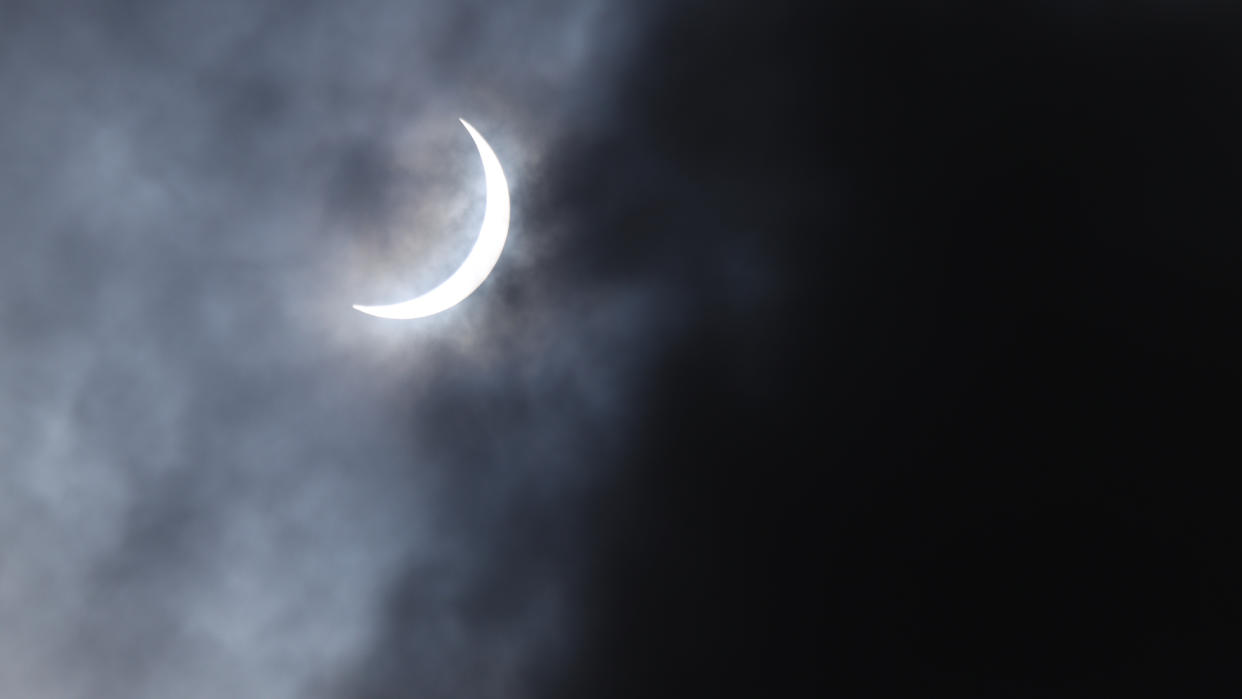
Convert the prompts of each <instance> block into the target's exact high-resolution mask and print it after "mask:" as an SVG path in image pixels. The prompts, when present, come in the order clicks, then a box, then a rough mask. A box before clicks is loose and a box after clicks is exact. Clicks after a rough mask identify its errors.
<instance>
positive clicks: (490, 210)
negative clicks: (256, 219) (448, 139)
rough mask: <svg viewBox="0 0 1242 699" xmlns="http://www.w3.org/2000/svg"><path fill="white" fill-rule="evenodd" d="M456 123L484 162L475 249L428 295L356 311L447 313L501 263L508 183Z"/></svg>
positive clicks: (479, 140) (479, 142) (474, 134)
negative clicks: (483, 205)
mask: <svg viewBox="0 0 1242 699" xmlns="http://www.w3.org/2000/svg"><path fill="white" fill-rule="evenodd" d="M458 121H460V122H461V125H462V126H464V127H466V131H469V132H470V137H471V138H473V139H474V145H475V147H476V148H478V149H479V157H480V158H481V159H482V160H483V177H484V180H485V181H486V183H487V208H486V209H485V210H484V212H483V224H482V225H481V226H479V237H478V238H477V239H476V240H475V241H474V247H472V248H471V249H470V254H469V255H466V259H465V260H464V261H463V262H462V263H461V266H460V267H458V268H457V271H456V272H453V274H452V275H451V276H449V278H448V279H445V280H444V281H443V282H441V283H440V285H439V286H437V287H436V288H434V289H432V290H431V291H428V292H427V293H425V294H423V295H421V296H416V297H415V298H412V299H410V300H409V301H402V302H400V303H392V304H388V305H386V306H360V305H357V304H355V305H354V308H355V309H356V310H359V311H362V312H363V313H367V314H369V315H373V316H375V317H377V318H394V319H398V320H405V319H409V318H423V317H426V316H429V315H433V314H436V313H439V312H440V311H445V310H448V309H450V308H452V307H453V306H456V305H457V304H458V303H461V302H462V301H463V300H464V299H465V298H466V297H467V296H469V295H470V294H472V293H474V290H475V289H477V288H479V285H480V284H482V283H483V280H485V279H487V275H489V274H491V272H492V268H493V267H495V266H496V261H497V260H499V259H500V251H501V250H502V249H504V247H505V239H506V238H508V237H509V183H508V182H507V181H506V180H505V173H504V170H502V169H501V167H500V161H499V160H497V159H496V154H495V153H494V152H492V148H491V146H489V145H487V141H485V140H483V137H482V136H480V135H479V132H478V131H475V130H474V127H473V126H471V125H470V124H469V123H467V122H466V120H465V119H458Z"/></svg>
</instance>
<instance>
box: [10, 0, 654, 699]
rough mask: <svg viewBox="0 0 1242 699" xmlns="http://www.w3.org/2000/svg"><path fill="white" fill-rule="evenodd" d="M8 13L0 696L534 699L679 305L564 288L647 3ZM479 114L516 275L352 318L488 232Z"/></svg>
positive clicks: (41, 8)
mask: <svg viewBox="0 0 1242 699" xmlns="http://www.w3.org/2000/svg"><path fill="white" fill-rule="evenodd" d="M6 8H7V9H6V10H4V17H3V22H2V25H3V26H4V27H5V29H4V33H5V36H4V41H3V48H0V91H2V92H3V93H4V94H9V95H21V99H13V100H5V101H4V105H3V106H2V107H0V115H2V119H3V121H4V123H5V124H6V127H5V129H4V130H3V133H0V154H2V158H0V211H2V212H3V213H0V298H2V299H3V301H0V336H2V337H3V341H4V352H3V353H2V354H0V391H2V395H4V396H5V400H4V402H3V403H0V434H2V435H3V443H2V444H0V461H2V462H3V467H4V468H3V471H2V472H0V493H3V495H0V545H3V547H4V550H5V551H6V556H5V557H4V561H3V563H2V564H0V615H2V619H3V622H4V623H3V624H0V658H3V660H0V694H3V695H5V696H38V697H48V698H51V699H58V698H61V697H87V696H89V697H95V698H107V697H126V698H141V697H168V696H178V697H185V698H187V699H194V698H196V697H204V698H206V697H213V698H214V697H220V696H235V697H262V698H264V699H279V698H280V697H302V696H307V695H308V694H313V693H315V692H319V693H322V694H323V695H324V696H355V695H356V694H357V693H358V692H365V693H367V694H366V695H367V696H409V695H411V694H413V695H417V696H423V697H429V696H462V695H469V696H473V697H480V698H482V697H489V696H506V697H513V696H522V695H523V691H522V688H523V687H525V688H526V689H528V690H529V692H528V693H530V694H532V695H533V694H534V687H535V680H534V679H533V678H532V676H531V673H532V672H534V668H535V667H536V666H537V665H539V662H543V661H544V660H545V659H546V658H547V657H549V654H555V653H558V652H561V651H563V650H564V645H565V643H566V641H565V639H566V638H567V637H569V636H570V635H572V633H573V631H572V628H573V624H572V623H570V622H571V620H570V619H569V616H570V615H571V611H570V605H571V600H570V598H569V595H570V594H571V591H570V590H569V582H568V580H569V577H570V570H569V569H570V568H572V566H573V564H574V560H575V558H574V556H573V555H572V554H573V551H575V550H577V547H581V546H583V545H585V544H584V542H582V541H581V540H580V539H579V538H576V537H575V535H573V534H572V533H567V527H569V526H570V525H571V524H572V522H573V521H574V517H575V516H576V513H578V512H579V511H580V507H581V504H580V501H579V500H578V498H580V497H581V496H582V494H583V493H584V492H588V491H589V489H590V487H591V484H592V483H595V482H597V481H598V479H600V478H601V477H603V474H605V473H606V471H607V469H608V467H609V464H608V463H607V459H604V460H602V461H601V462H598V463H596V462H593V461H592V460H591V459H589V458H584V456H594V455H608V454H610V453H612V452H610V451H609V450H610V449H614V448H615V445H616V443H617V442H618V440H621V439H623V434H624V429H625V425H626V419H627V413H626V410H627V407H626V406H627V405H628V400H629V396H630V395H631V393H632V392H633V391H636V390H640V387H641V382H640V381H637V377H638V376H640V375H641V371H642V367H643V366H644V362H645V358H646V357H648V356H650V354H651V352H653V351H655V349H656V348H657V347H658V346H659V343H660V342H661V340H659V339H653V338H659V337H661V336H660V335H659V332H660V331H662V330H664V329H666V326H665V324H666V323H667V322H668V320H669V319H670V317H671V314H670V312H669V311H668V309H664V310H661V305H660V304H661V303H662V302H661V301H659V300H658V299H659V291H660V288H659V287H658V285H652V284H647V283H645V282H644V281H643V280H636V281H637V282H638V283H635V284H633V285H628V286H625V287H617V286H594V287H592V286H589V285H588V286H582V287H579V288H575V289H574V290H573V295H572V296H568V295H567V292H568V290H569V285H568V284H567V279H570V278H569V277H566V276H565V273H564V272H563V271H562V270H561V268H560V267H558V265H560V264H561V263H562V262H563V261H564V258H563V257H559V256H558V255H560V254H561V253H560V252H558V251H560V250H562V249H563V248H562V243H563V242H564V240H566V236H569V235H572V233H569V232H567V230H568V229H571V228H572V227H574V226H576V225H579V224H580V223H581V221H580V220H579V219H575V218H574V217H573V216H564V215H561V214H558V213H557V211H556V209H557V207H555V206H552V205H550V204H549V202H552V201H563V200H562V199H561V197H562V196H563V194H562V193H560V192H547V191H542V192H541V190H540V188H541V187H543V186H544V185H542V184H541V181H542V180H543V179H544V178H545V177H546V176H547V175H548V174H549V172H550V171H551V170H552V169H554V168H556V167H558V165H557V163H558V162H561V161H558V160H556V158H557V157H558V156H557V155H556V153H555V149H556V148H557V147H558V146H561V145H564V143H565V142H566V139H565V137H564V136H563V133H565V132H566V131H569V132H573V131H574V130H575V129H577V130H578V131H579V132H581V130H583V129H586V128H591V127H585V126H583V125H582V123H580V122H588V121H589V120H592V119H598V118H599V117H600V115H601V110H600V105H601V104H603V103H606V101H607V100H608V98H609V92H610V90H611V89H612V88H611V82H610V80H611V78H612V77H613V76H615V74H616V72H617V71H618V70H621V66H622V65H623V63H624V58H625V55H626V51H627V50H628V49H627V46H628V42H629V41H630V35H629V34H628V32H630V31H632V30H633V28H634V27H636V26H638V24H639V22H640V20H641V17H639V16H637V15H636V14H635V11H633V10H631V9H629V7H628V6H627V5H626V4H624V3H611V4H610V3H604V2H602V1H600V2H587V3H583V2H566V1H564V0H544V1H538V0H531V1H529V2H521V3H483V2H415V3H409V2H393V1H391V0H379V1H372V2H362V3H349V4H347V5H346V4H341V3H328V2H320V3H287V2H266V3H253V2H240V1H238V2H219V3H206V4H204V3H198V2H188V1H186V2H162V3H144V2H136V3H134V2H114V3H102V4H97V5H95V6H93V7H92V8H91V9H82V8H79V7H77V6H75V5H70V4H57V3H41V4H38V5H34V4H6ZM457 116H466V117H467V118H470V119H471V120H472V121H473V122H474V123H475V124H476V125H477V126H478V127H479V128H480V129H481V130H483V131H484V133H486V134H487V136H488V138H489V140H490V141H491V142H492V144H493V146H494V147H495V148H496V150H497V152H498V153H499V154H500V156H501V158H502V160H503V161H504V162H505V164H506V167H507V168H508V169H509V170H510V173H509V174H510V180H511V182H512V184H513V188H514V197H515V221H514V229H513V233H512V235H511V237H510V249H509V250H508V251H507V252H506V258H505V262H504V264H502V268H501V269H498V270H497V274H496V275H495V278H494V279H493V280H492V282H491V283H490V284H489V287H490V288H488V289H485V290H483V291H482V292H480V294H479V295H478V297H477V298H475V299H472V301H471V303H469V304H466V305H463V306H462V307H460V308H459V309H457V310H455V311H454V312H453V313H452V314H446V315H444V316H440V317H437V318H434V319H429V321H428V322H425V323H420V324H391V323H381V322H377V321H375V320H374V319H369V318H365V317H363V316H361V315H360V314H356V313H354V312H353V311H352V310H350V309H349V305H350V304H351V303H353V302H359V301H366V300H371V299H375V300H380V299H383V298H393V297H394V295H396V296H399V295H401V294H402V293H409V292H411V291H417V290H418V289H420V288H425V287H426V286H427V285H429V284H430V283H434V280H435V279H436V278H437V277H438V276H440V275H443V274H445V273H446V270H447V269H451V267H452V265H453V264H454V261H455V260H459V259H460V257H461V255H462V254H464V251H465V249H466V247H468V245H469V242H470V241H468V240H459V239H457V236H458V235H459V233H460V231H461V230H471V229H473V225H474V224H473V223H472V221H475V220H477V217H478V215H480V213H481V199H480V197H478V196H477V195H478V194H479V193H480V192H481V183H479V182H476V181H475V180H476V179H478V177H477V176H478V173H477V172H476V169H477V167H476V166H477V158H476V156H475V155H474V154H473V153H472V151H471V145H470V142H469V139H468V138H467V137H466V135H465V133H464V132H462V131H461V130H460V127H459V126H458V125H457V123H456V117H457ZM575 122H579V123H577V125H575ZM594 128H599V127H598V126H596V127H594ZM528 195H529V196H528ZM527 200H537V201H540V202H542V204H540V205H539V207H534V206H531V205H524V204H523V203H522V202H523V201H527ZM524 207H525V208H524ZM540 207H542V208H540ZM506 266H507V267H508V268H507V269H506ZM515 270H516V271H515ZM519 271H520V274H519ZM536 661H539V662H536ZM523 678H525V679H523ZM515 688H516V689H515Z"/></svg>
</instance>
